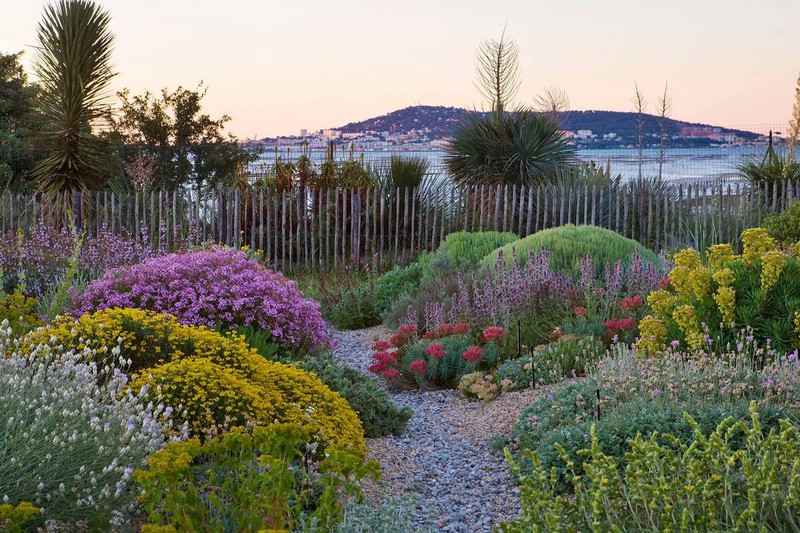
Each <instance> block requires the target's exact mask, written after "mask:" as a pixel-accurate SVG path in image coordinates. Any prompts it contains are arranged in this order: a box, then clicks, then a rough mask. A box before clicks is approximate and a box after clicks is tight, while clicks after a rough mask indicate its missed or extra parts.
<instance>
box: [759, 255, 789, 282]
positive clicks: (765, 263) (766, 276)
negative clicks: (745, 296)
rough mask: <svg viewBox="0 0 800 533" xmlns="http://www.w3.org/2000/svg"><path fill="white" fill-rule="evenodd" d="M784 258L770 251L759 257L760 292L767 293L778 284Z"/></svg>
mask: <svg viewBox="0 0 800 533" xmlns="http://www.w3.org/2000/svg"><path fill="white" fill-rule="evenodd" d="M784 261H785V256H784V255H783V254H782V253H781V252H779V251H778V250H770V251H768V252H766V253H764V255H762V256H761V290H762V291H764V292H767V291H769V290H770V289H771V288H772V287H774V286H775V284H776V283H778V278H780V277H781V272H783V263H784Z"/></svg>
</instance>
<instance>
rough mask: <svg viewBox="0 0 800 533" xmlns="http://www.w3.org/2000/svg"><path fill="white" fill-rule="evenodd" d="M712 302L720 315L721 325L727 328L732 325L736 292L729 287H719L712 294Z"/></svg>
mask: <svg viewBox="0 0 800 533" xmlns="http://www.w3.org/2000/svg"><path fill="white" fill-rule="evenodd" d="M714 301H715V302H716V303H717V308H718V309H719V312H720V314H721V315H722V323H723V324H724V325H725V326H726V327H728V326H731V325H732V324H733V323H734V316H735V310H736V291H734V290H733V289H732V288H731V287H720V288H719V289H717V292H716V294H714Z"/></svg>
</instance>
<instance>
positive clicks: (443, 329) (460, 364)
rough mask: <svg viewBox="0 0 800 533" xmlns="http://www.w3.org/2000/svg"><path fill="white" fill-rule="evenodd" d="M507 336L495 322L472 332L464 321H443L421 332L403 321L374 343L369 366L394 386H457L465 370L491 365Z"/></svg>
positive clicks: (473, 370)
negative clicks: (385, 339) (477, 331)
mask: <svg viewBox="0 0 800 533" xmlns="http://www.w3.org/2000/svg"><path fill="white" fill-rule="evenodd" d="M505 337H506V332H505V330H504V329H503V328H500V327H496V326H493V327H489V328H486V329H485V330H483V331H482V332H480V333H479V334H478V335H473V334H472V332H471V328H470V326H469V325H468V324H466V323H463V322H459V323H455V324H448V323H445V324H440V325H439V326H437V327H435V328H432V329H430V330H429V331H427V332H426V333H425V334H424V335H422V336H419V335H417V330H416V328H415V327H414V326H411V325H404V326H401V327H400V328H399V329H398V330H397V332H396V333H395V334H394V335H392V336H391V338H390V339H389V340H388V341H378V342H376V343H375V344H374V345H373V350H374V353H373V355H372V364H371V365H370V367H369V370H370V371H371V372H373V373H375V374H377V375H379V376H381V377H383V378H384V379H385V380H386V381H387V383H388V384H389V385H390V386H392V387H395V388H407V387H410V386H415V385H416V386H419V387H435V388H454V387H456V386H457V385H458V382H459V381H460V380H461V377H462V376H464V375H465V374H468V373H470V372H475V371H476V370H490V369H492V368H493V367H494V366H495V365H496V364H497V362H498V359H499V354H500V349H501V345H502V344H503V342H504V340H505Z"/></svg>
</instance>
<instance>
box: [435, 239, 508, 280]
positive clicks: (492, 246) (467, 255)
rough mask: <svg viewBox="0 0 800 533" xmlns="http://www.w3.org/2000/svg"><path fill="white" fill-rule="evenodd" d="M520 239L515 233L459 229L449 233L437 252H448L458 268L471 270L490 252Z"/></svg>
mask: <svg viewBox="0 0 800 533" xmlns="http://www.w3.org/2000/svg"><path fill="white" fill-rule="evenodd" d="M517 240H519V237H518V236H517V235H516V234H515V233H511V232H499V231H480V232H473V233H470V232H466V231H458V232H456V233H451V234H450V235H448V236H447V237H446V238H445V240H444V242H443V243H442V245H441V246H439V248H438V249H437V250H436V253H437V254H438V253H448V254H449V255H450V257H451V259H452V260H453V262H454V263H455V267H456V268H457V269H458V270H461V271H465V270H471V269H473V268H475V267H476V266H478V264H480V262H481V259H483V258H484V256H486V255H487V254H489V253H490V252H492V251H494V250H496V249H498V248H500V247H501V246H504V245H506V244H509V243H512V242H515V241H517Z"/></svg>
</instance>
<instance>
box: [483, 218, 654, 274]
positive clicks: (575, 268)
mask: <svg viewBox="0 0 800 533" xmlns="http://www.w3.org/2000/svg"><path fill="white" fill-rule="evenodd" d="M542 249H544V250H547V251H548V252H550V265H551V266H552V267H553V269H554V270H565V271H567V272H568V273H571V274H578V273H579V272H580V261H581V259H583V258H584V257H586V254H591V255H592V259H593V261H594V264H595V268H597V269H598V274H599V273H602V271H603V270H602V269H604V268H605V265H607V264H613V263H615V262H617V261H626V262H628V261H630V260H631V257H633V253H634V252H638V253H639V255H640V256H641V258H642V261H643V262H644V263H650V264H658V262H659V259H658V256H657V255H656V254H655V252H653V251H652V250H650V249H649V248H647V247H645V246H644V245H642V244H640V243H638V242H636V241H634V240H633V239H628V238H626V237H623V236H622V235H620V234H619V233H615V232H613V231H611V230H607V229H603V228H598V227H596V226H574V225H572V224H567V225H566V226H560V227H558V228H550V229H546V230H542V231H539V232H537V233H534V234H533V235H529V236H527V237H525V238H522V239H519V240H517V241H514V242H512V243H509V244H506V245H505V246H503V247H502V248H498V249H497V250H494V251H493V252H491V253H490V254H488V255H486V256H485V257H484V258H483V260H482V261H481V264H483V265H484V266H492V265H494V264H495V263H496V262H497V258H498V256H499V254H500V252H501V251H502V252H503V257H504V258H505V260H506V263H508V264H509V265H510V264H511V262H512V261H513V258H512V252H516V255H517V258H518V259H519V261H520V263H522V264H524V263H525V261H526V260H527V259H528V256H529V255H530V253H531V252H539V251H540V250H542Z"/></svg>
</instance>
